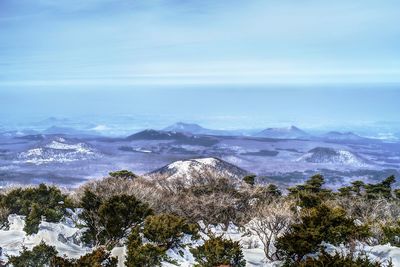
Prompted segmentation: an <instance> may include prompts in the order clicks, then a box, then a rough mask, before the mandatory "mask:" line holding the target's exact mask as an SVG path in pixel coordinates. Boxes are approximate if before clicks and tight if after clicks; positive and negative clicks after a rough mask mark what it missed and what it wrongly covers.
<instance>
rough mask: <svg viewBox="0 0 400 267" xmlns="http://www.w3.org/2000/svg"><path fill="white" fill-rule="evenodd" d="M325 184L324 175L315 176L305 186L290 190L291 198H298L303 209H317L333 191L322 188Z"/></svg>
mask: <svg viewBox="0 0 400 267" xmlns="http://www.w3.org/2000/svg"><path fill="white" fill-rule="evenodd" d="M324 183H325V180H324V177H323V176H322V175H320V174H316V175H313V176H311V177H310V179H308V180H307V181H306V182H305V183H304V184H302V185H297V186H295V187H290V188H288V190H289V196H292V197H296V198H297V199H298V205H299V206H301V207H304V208H312V207H316V206H318V205H320V204H321V203H322V201H323V200H324V199H326V198H327V197H329V196H330V195H331V190H328V189H324V188H322V186H323V185H324Z"/></svg>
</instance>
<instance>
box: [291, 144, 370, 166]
mask: <svg viewBox="0 0 400 267" xmlns="http://www.w3.org/2000/svg"><path fill="white" fill-rule="evenodd" d="M298 161H302V162H310V163H324V164H341V165H348V166H351V167H366V166H368V164H367V163H366V162H365V161H364V160H363V159H362V158H361V157H359V156H358V155H356V154H354V153H352V152H350V151H347V150H340V149H338V150H336V149H333V148H328V147H316V148H314V149H311V150H310V151H308V153H306V154H305V155H303V156H301V157H300V158H299V159H298Z"/></svg>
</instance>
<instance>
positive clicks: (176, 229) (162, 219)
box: [143, 214, 199, 249]
mask: <svg viewBox="0 0 400 267" xmlns="http://www.w3.org/2000/svg"><path fill="white" fill-rule="evenodd" d="M184 234H188V235H192V238H193V239H198V238H199V236H198V226H197V225H196V224H190V223H188V222H187V221H186V219H184V218H181V217H178V216H175V215H171V214H161V215H154V216H149V217H147V218H146V220H145V222H144V227H143V235H144V237H145V238H147V239H149V240H150V241H152V242H154V243H156V244H157V245H159V246H162V247H165V248H166V249H170V248H173V247H178V246H179V243H180V241H181V238H182V237H183V235H184Z"/></svg>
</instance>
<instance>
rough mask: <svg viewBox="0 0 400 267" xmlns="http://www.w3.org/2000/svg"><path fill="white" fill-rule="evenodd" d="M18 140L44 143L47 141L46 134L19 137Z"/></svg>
mask: <svg viewBox="0 0 400 267" xmlns="http://www.w3.org/2000/svg"><path fill="white" fill-rule="evenodd" d="M17 138H18V139H22V140H29V141H43V140H45V139H46V135H44V134H29V135H24V136H18V137H17Z"/></svg>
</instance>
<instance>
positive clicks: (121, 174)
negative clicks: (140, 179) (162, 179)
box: [109, 170, 137, 180]
mask: <svg viewBox="0 0 400 267" xmlns="http://www.w3.org/2000/svg"><path fill="white" fill-rule="evenodd" d="M109 175H110V176H111V177H114V178H123V179H131V180H132V179H135V178H137V175H136V174H134V173H133V172H131V171H128V170H120V171H115V172H110V173H109Z"/></svg>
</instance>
